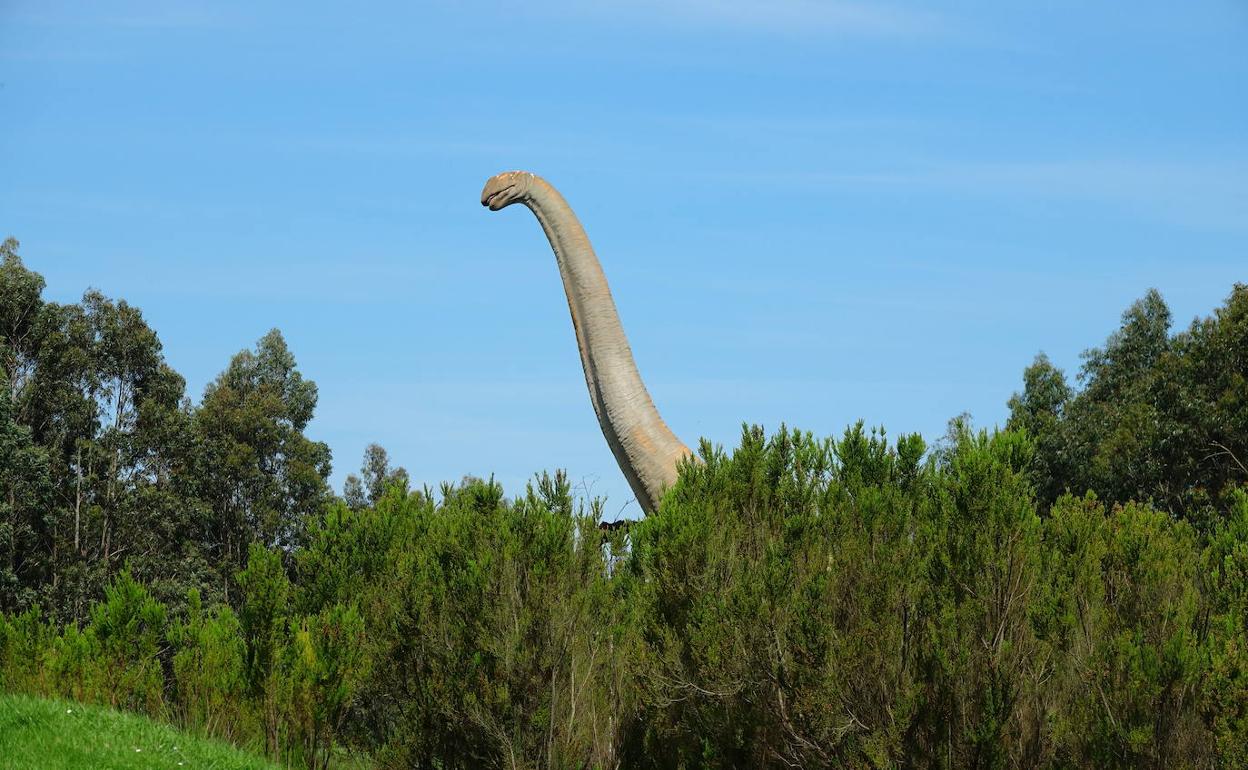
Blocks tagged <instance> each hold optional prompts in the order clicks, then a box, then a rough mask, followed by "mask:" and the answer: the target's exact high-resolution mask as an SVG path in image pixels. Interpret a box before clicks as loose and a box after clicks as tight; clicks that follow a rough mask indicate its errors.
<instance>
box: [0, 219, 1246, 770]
mask: <svg viewBox="0 0 1248 770" xmlns="http://www.w3.org/2000/svg"><path fill="white" fill-rule="evenodd" d="M0 257H2V258H3V261H2V262H0V375H3V377H0V385H3V387H0V689H3V690H10V691H21V692H30V693H39V694H55V695H62V696H67V697H71V698H74V699H77V700H79V701H86V702H96V703H106V704H109V705H114V706H121V707H123V708H127V709H131V710H134V711H140V712H144V713H147V714H150V715H153V716H156V717H158V718H162V719H167V720H171V721H174V722H176V723H177V724H179V725H180V726H182V727H184V728H186V729H189V730H192V731H194V732H198V733H200V734H204V735H211V736H217V737H222V738H225V739H228V740H230V741H233V742H235V743H238V744H242V745H245V746H248V747H250V748H253V749H256V750H259V751H263V752H264V753H265V754H267V755H268V756H270V757H272V758H274V759H276V760H279V761H282V762H284V763H286V764H289V765H292V766H299V767H311V768H329V767H344V766H375V767H381V768H399V767H419V768H439V769H450V768H475V767H507V768H517V769H518V768H524V767H533V768H536V767H558V768H617V767H641V768H647V767H648V768H672V769H673V770H675V769H676V768H694V767H709V768H715V767H723V768H729V767H764V768H765V767H776V768H779V767H795V766H797V767H861V768H868V767H870V768H880V767H922V768H954V767H977V768H1007V767H1016V768H1024V767H1025V768H1031V767H1049V768H1075V767H1087V768H1092V767H1121V768H1137V767H1144V768H1163V767H1165V768H1170V767H1176V768H1183V767H1188V768H1213V767H1241V766H1246V765H1248V467H1245V465H1244V463H1245V461H1248V379H1246V378H1248V368H1246V367H1248V358H1245V355H1246V352H1248V288H1245V287H1243V286H1236V287H1235V289H1234V291H1233V292H1232V294H1231V297H1230V299H1229V300H1228V301H1227V303H1226V305H1225V306H1224V307H1223V308H1219V309H1218V310H1217V311H1216V313H1215V314H1214V315H1213V316H1212V317H1210V318H1207V319H1201V320H1198V321H1197V322H1195V323H1194V324H1193V325H1192V326H1191V328H1190V329H1188V330H1187V331H1184V332H1182V333H1180V334H1178V335H1174V336H1171V335H1170V334H1169V320H1170V319H1169V311H1168V309H1167V308H1166V307H1165V305H1164V303H1163V302H1161V299H1160V297H1159V296H1157V295H1156V294H1155V293H1154V294H1150V295H1149V296H1147V297H1145V298H1144V299H1143V300H1141V302H1139V303H1137V304H1136V305H1135V306H1133V307H1132V308H1131V309H1130V310H1128V312H1127V313H1126V314H1125V315H1124V319H1123V326H1122V328H1121V329H1120V330H1119V331H1118V332H1116V333H1115V334H1114V335H1113V336H1111V337H1110V339H1109V340H1108V342H1107V343H1106V345H1105V346H1104V347H1103V348H1098V349H1093V350H1091V351H1089V352H1088V354H1087V355H1086V363H1085V366H1084V368H1083V371H1082V373H1081V380H1082V388H1081V389H1079V390H1077V391H1076V390H1075V389H1073V388H1071V387H1070V386H1069V385H1068V384H1067V383H1066V380H1065V377H1064V375H1063V374H1062V373H1061V372H1060V371H1058V370H1057V369H1056V368H1055V367H1053V366H1052V364H1051V363H1049V362H1048V361H1047V359H1044V358H1043V357H1042V358H1040V359H1038V360H1037V362H1036V363H1035V364H1034V365H1033V366H1032V367H1030V368H1029V369H1028V370H1027V371H1026V372H1025V374H1024V389H1023V392H1022V393H1020V394H1018V395H1016V396H1015V398H1013V399H1012V400H1011V402H1010V407H1011V417H1010V422H1009V425H1008V426H1007V430H1004V431H993V432H987V431H982V430H978V431H977V430H975V429H973V428H972V427H971V425H970V424H969V420H966V419H958V420H955V421H954V422H953V423H952V424H951V427H950V430H949V433H948V435H947V436H945V437H944V438H943V439H942V440H941V441H939V442H938V443H937V444H936V445H935V446H934V447H929V446H928V445H927V444H926V443H925V442H924V441H923V440H922V439H921V438H920V437H918V436H915V435H903V436H901V437H899V438H898V439H897V440H895V441H890V440H888V439H887V437H886V436H885V435H884V433H883V431H867V430H864V428H863V426H862V424H859V425H857V426H854V427H853V428H851V429H849V430H847V431H846V432H845V433H844V434H843V435H842V436H841V437H839V438H837V439H827V440H820V439H816V438H815V437H814V436H812V435H811V434H807V433H802V432H799V431H790V430H787V429H784V428H781V430H780V431H779V432H777V433H775V434H774V435H772V436H771V437H768V436H767V435H766V434H765V433H764V432H763V431H762V429H761V428H747V429H746V430H744V431H743V435H742V440H741V445H740V447H739V448H737V449H736V451H735V452H733V453H731V455H729V454H727V453H725V452H724V451H722V450H721V449H719V448H716V447H712V446H709V445H705V444H704V445H703V446H702V447H701V450H700V459H699V460H697V461H690V462H688V463H686V465H685V466H684V467H682V469H681V474H680V479H679V481H678V482H677V483H676V485H675V486H674V487H673V488H672V489H670V490H668V492H667V494H666V497H665V498H664V500H663V502H662V505H661V507H660V510H659V511H658V512H657V513H656V514H654V515H652V516H649V517H647V518H646V519H644V520H642V521H639V522H635V523H634V524H633V525H632V526H631V528H630V529H628V530H625V531H618V530H610V529H600V528H599V526H598V524H599V519H600V510H599V507H598V505H597V504H596V503H592V502H590V503H587V502H584V501H576V500H574V499H573V497H572V495H571V493H570V489H569V485H568V483H567V480H566V478H565V476H564V475H563V474H561V473H560V474H555V475H554V476H550V475H546V474H543V475H541V476H540V477H537V478H535V479H534V481H533V482H532V483H531V484H530V486H529V487H528V489H526V490H525V491H524V493H523V494H522V495H520V496H518V497H516V498H514V499H508V498H506V497H505V496H504V493H503V490H502V489H501V488H500V487H499V485H497V484H495V483H494V482H493V481H485V480H480V479H465V480H464V481H463V482H462V483H460V484H458V485H450V484H447V485H443V486H442V488H441V489H440V490H439V492H438V493H437V494H435V493H434V491H432V490H429V489H422V490H419V491H413V490H411V489H410V488H409V476H408V474H407V473H406V471H404V470H403V469H401V468H391V467H390V466H389V461H388V458H387V456H386V454H385V451H384V450H383V449H381V447H379V446H375V445H374V446H370V447H369V449H368V450H367V452H366V456H365V460H364V467H363V468H361V472H360V475H359V476H352V477H350V479H349V482H348V485H347V488H346V489H345V490H344V495H343V499H331V496H330V495H329V494H328V487H327V486H326V484H325V478H326V476H327V475H328V470H329V466H328V461H329V456H328V450H327V448H326V447H324V445H321V444H317V443H315V442H312V441H310V440H309V439H307V438H306V437H305V436H304V435H303V433H302V431H303V428H304V427H305V426H306V424H307V423H308V421H309V420H310V419H311V417H312V411H313V408H314V406H315V402H316V389H315V386H314V385H313V384H312V383H311V382H310V381H307V380H304V379H303V378H302V376H301V375H300V374H299V372H298V371H297V370H296V369H295V367H294V358H293V355H291V353H290V351H289V350H288V349H287V348H286V346H285V343H284V341H283V340H282V338H281V335H280V334H279V333H277V332H276V331H275V332H272V333H270V334H268V335H266V336H265V337H264V338H263V339H262V340H261V341H260V343H259V344H258V345H257V347H256V349H255V351H254V352H252V351H245V352H243V353H240V354H239V355H238V356H236V357H235V358H234V360H233V361H232V362H231V363H230V365H229V367H228V368H227V369H226V371H225V372H223V373H222V375H221V376H220V377H218V378H217V380H216V381H215V382H214V383H213V384H212V385H211V386H210V387H209V388H208V390H207V392H206V394H205V397H204V400H203V402H202V403H201V404H200V405H199V406H191V405H189V404H188V403H187V402H185V401H184V400H183V399H182V381H181V378H180V377H178V376H177V374H176V373H174V372H173V371H172V370H170V369H169V368H168V366H166V365H165V363H164V361H163V359H162V357H161V354H160V345H159V341H158V340H157V339H156V337H155V333H154V332H152V331H151V330H150V329H149V328H148V327H147V326H146V325H145V324H144V323H143V321H142V317H141V315H140V314H139V313H138V311H137V310H136V309H134V308H132V307H130V306H128V305H126V304H125V303H124V302H113V301H112V300H108V299H106V298H104V297H102V296H101V295H99V294H98V293H96V292H88V293H87V294H86V295H85V296H84V298H83V301H82V302H81V303H78V304H74V305H58V304H55V303H46V302H44V301H43V300H42V298H41V292H42V288H43V284H42V279H41V278H39V276H37V275H36V274H34V273H31V272H30V271H28V270H26V269H25V268H24V267H23V266H22V264H21V262H20V260H19V259H18V258H17V256H16V243H15V242H13V241H6V242H5V243H4V244H2V245H0Z"/></svg>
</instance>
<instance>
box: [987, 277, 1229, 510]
mask: <svg viewBox="0 0 1248 770" xmlns="http://www.w3.org/2000/svg"><path fill="white" fill-rule="evenodd" d="M1169 328H1170V310H1169V309H1168V308H1167V307H1166V304H1165V302H1164V301H1163V300H1162V298H1161V295H1160V294H1158V293H1157V292H1156V291H1149V292H1148V294H1146V295H1145V296H1144V297H1143V298H1142V299H1140V300H1139V301H1137V302H1135V303H1134V304H1133V305H1132V306H1131V307H1130V308H1128V309H1127V311H1126V312H1125V313H1124V314H1123V316H1122V326H1121V327H1120V328H1119V329H1118V331H1116V332H1114V333H1113V334H1112V335H1110V337H1109V339H1108V340H1107V341H1106V343H1105V345H1104V346H1103V347H1100V348H1092V349H1090V350H1088V351H1087V352H1085V353H1084V364H1083V367H1082V369H1081V371H1080V373H1079V380H1080V381H1081V382H1082V384H1083V388H1082V390H1080V391H1078V392H1077V393H1071V392H1070V390H1069V388H1067V386H1066V384H1065V378H1064V377H1063V376H1062V373H1061V372H1060V370H1058V369H1056V368H1055V367H1053V366H1052V364H1050V363H1049V361H1048V359H1047V358H1045V357H1044V356H1043V355H1041V356H1039V357H1038V358H1037V359H1036V361H1035V363H1034V364H1033V365H1032V366H1030V367H1028V368H1027V370H1026V371H1025V372H1024V375H1023V378H1024V389H1023V392H1022V394H1015V396H1014V397H1013V398H1012V399H1010V402H1009V405H1010V422H1009V425H1010V427H1011V428H1018V429H1021V430H1024V431H1026V432H1027V433H1028V434H1029V435H1030V436H1031V437H1032V439H1033V440H1034V442H1035V450H1036V451H1035V457H1034V461H1033V464H1032V474H1033V478H1034V482H1035V484H1036V487H1037V492H1038V493H1039V496H1040V501H1041V503H1042V505H1044V506H1045V507H1048V506H1050V505H1052V504H1053V503H1054V502H1055V501H1056V500H1057V498H1058V496H1060V495H1061V494H1062V493H1063V492H1065V491H1067V490H1069V491H1071V492H1076V493H1082V492H1083V491H1085V490H1089V489H1090V490H1093V491H1095V492H1096V494H1097V496H1098V497H1100V498H1101V499H1102V500H1106V501H1110V502H1114V503H1121V504H1125V503H1126V502H1128V501H1131V500H1136V501H1151V502H1153V503H1154V504H1155V505H1157V506H1159V507H1162V508H1164V509H1166V510H1168V511H1170V512H1172V513H1174V514H1176V515H1179V516H1182V517H1184V518H1186V519H1188V520H1189V521H1191V522H1193V523H1194V524H1195V525H1196V526H1197V527H1198V528H1199V529H1201V530H1202V531H1206V532H1207V531H1209V530H1210V529H1211V528H1212V527H1213V526H1214V523H1215V521H1216V520H1217V519H1219V518H1221V517H1223V516H1225V515H1226V514H1227V512H1228V511H1229V510H1230V507H1231V504H1232V503H1231V500H1232V493H1233V492H1234V490H1235V489H1238V488H1241V487H1244V486H1245V485H1248V353H1245V351H1246V350H1248V286H1245V285H1243V284H1237V285H1236V286H1235V288H1234V289H1233V291H1232V292H1231V295H1230V296H1229V297H1228V298H1227V301H1226V303H1225V304H1224V305H1223V307H1221V308H1218V309H1217V310H1216V311H1215V312H1214V314H1213V316H1211V317H1208V318H1203V319H1196V320H1195V321H1193V323H1192V325H1191V327H1190V328H1188V329H1187V330H1185V331H1183V332H1180V333H1179V334H1176V335H1174V336H1170V334H1169Z"/></svg>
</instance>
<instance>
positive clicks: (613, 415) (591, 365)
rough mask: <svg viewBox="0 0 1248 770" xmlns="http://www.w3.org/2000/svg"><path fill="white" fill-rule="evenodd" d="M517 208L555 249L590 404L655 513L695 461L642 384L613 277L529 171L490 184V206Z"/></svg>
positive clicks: (485, 193) (485, 201)
mask: <svg viewBox="0 0 1248 770" xmlns="http://www.w3.org/2000/svg"><path fill="white" fill-rule="evenodd" d="M513 203H523V204H524V205H525V206H528V207H529V209H531V210H532V211H533V213H534V215H536V216H537V221H538V222H540V223H541V225H542V229H543V230H544V231H545V232H546V238H547V239H548V240H549V241H550V246H551V248H552V249H554V252H555V261H556V262H558V264H559V275H560V276H561V277H562V278H563V289H564V292H565V293H566V294H567V297H568V310H570V311H571V313H572V328H573V330H574V331H575V332H576V343H577V346H578V347H579V348H580V353H581V365H582V366H583V367H584V369H585V384H586V385H587V386H588V387H589V400H590V401H591V402H592V403H593V405H594V412H595V413H596V414H597V415H598V424H599V425H600V426H601V427H602V434H603V435H604V436H606V439H607V444H608V445H609V446H610V447H611V453H612V454H614V455H615V459H616V462H618V463H619V464H620V470H621V471H623V472H624V477H625V478H627V479H628V484H629V486H630V487H632V489H633V494H635V495H636V496H637V502H638V503H640V505H641V507H642V510H644V511H645V512H646V513H653V512H654V511H655V510H656V509H657V508H658V506H659V500H660V499H661V498H662V496H663V490H664V488H666V487H668V486H671V485H672V484H673V483H675V481H676V466H677V463H678V462H679V461H680V460H681V459H682V458H684V457H686V456H688V455H689V454H690V452H689V448H688V447H686V446H685V445H684V444H683V443H682V442H681V441H680V439H678V438H676V436H675V435H674V434H673V433H672V431H671V430H670V429H668V427H667V425H666V424H665V423H664V422H663V418H662V417H660V416H659V411H658V410H657V409H655V407H654V402H653V401H652V400H651V399H650V394H649V393H648V392H647V391H646V386H645V384H644V383H642V381H641V375H640V374H639V373H638V372H637V364H636V362H634V361H633V352H632V350H631V349H630V348H629V346H628V338H627V337H625V336H624V327H623V326H621V325H620V316H619V313H617V312H616V309H615V301H614V300H613V299H611V289H610V288H609V287H608V286H607V277H606V276H605V275H604V274H603V272H602V265H601V264H599V262H598V257H597V256H595V255H594V249H593V247H592V246H590V245H589V238H588V237H587V236H586V235H585V229H584V228H583V227H581V223H580V221H579V220H577V218H576V215H575V214H573V213H572V209H571V208H570V207H569V206H568V203H567V201H565V200H564V199H563V196H562V195H560V194H559V191H558V190H556V189H555V188H554V187H552V186H551V185H550V183H548V182H547V181H546V180H544V179H542V178H541V177H539V176H537V175H536V174H530V173H528V172H527V171H508V172H506V173H503V174H499V175H497V176H494V177H491V178H490V179H489V181H487V182H486V183H485V189H484V190H482V191H481V205H482V206H487V207H489V209H490V210H491V211H498V210H500V209H503V208H506V207H507V206H510V205H511V204H513Z"/></svg>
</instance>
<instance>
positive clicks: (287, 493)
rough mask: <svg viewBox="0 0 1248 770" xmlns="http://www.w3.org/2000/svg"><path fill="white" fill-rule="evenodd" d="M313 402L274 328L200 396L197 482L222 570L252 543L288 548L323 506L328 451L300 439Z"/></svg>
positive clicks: (309, 386) (311, 388) (309, 385)
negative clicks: (210, 517) (207, 507)
mask: <svg viewBox="0 0 1248 770" xmlns="http://www.w3.org/2000/svg"><path fill="white" fill-rule="evenodd" d="M316 398H317V393H316V384H315V383H314V382H312V381H311V380H305V379H304V378H303V376H302V375H301V374H300V373H299V371H298V370H297V369H296V368H295V357H294V355H293V354H292V353H291V352H290V350H289V348H287V346H286V341H285V340H284V339H283V338H282V334H281V332H279V331H278V330H277V329H273V330H272V331H270V332H269V333H268V334H266V335H265V336H264V337H262V338H261V339H260V341H259V342H258V343H257V344H256V348H255V350H254V351H247V350H244V351H242V352H240V353H239V354H238V355H236V356H234V358H233V359H232V360H231V361H230V365H229V367H228V368H227V369H226V370H225V371H224V372H222V373H221V374H220V375H219V376H218V377H217V379H216V380H215V381H214V382H213V383H212V384H210V385H209V386H208V388H207V389H206V391H205V393H204V400H203V403H202V404H201V406H200V407H199V409H198V410H197V411H196V412H195V426H196V430H197V433H198V435H199V437H200V440H201V441H202V450H203V451H202V453H201V456H200V462H201V463H202V464H201V465H200V466H199V467H198V468H197V469H196V475H197V476H198V478H199V479H201V484H202V494H203V497H204V499H205V500H206V501H207V502H208V503H209V504H210V505H211V507H212V511H213V521H212V531H213V541H214V542H213V544H212V547H213V548H214V549H215V550H216V551H217V553H218V556H219V558H220V560H221V561H222V562H223V563H225V564H232V565H235V567H236V568H239V567H242V566H243V564H244V563H245V560H246V558H247V544H248V543H252V542H259V543H261V544H263V545H265V546H267V547H273V548H279V549H286V550H289V549H291V548H293V547H294V546H295V545H297V544H298V543H299V542H300V541H301V539H302V537H303V534H304V532H305V530H306V528H307V525H308V522H309V521H310V520H311V518H312V517H313V516H315V515H316V514H318V513H320V512H321V510H322V507H323V505H324V504H325V503H326V502H327V501H328V500H329V499H330V495H329V487H328V485H327V483H326V479H327V478H328V477H329V473H330V452H329V447H327V446H326V445H325V444H324V443H321V442H317V441H312V440H311V439H309V438H307V437H306V436H305V435H304V434H303V431H304V428H306V427H307V424H308V422H309V421H310V420H311V419H312V414H313V412H314V410H315V408H316Z"/></svg>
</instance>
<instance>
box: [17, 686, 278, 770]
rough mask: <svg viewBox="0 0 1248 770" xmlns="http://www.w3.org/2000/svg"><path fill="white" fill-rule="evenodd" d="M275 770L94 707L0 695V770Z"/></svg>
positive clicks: (170, 730) (171, 730) (248, 757)
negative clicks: (174, 769)
mask: <svg viewBox="0 0 1248 770" xmlns="http://www.w3.org/2000/svg"><path fill="white" fill-rule="evenodd" d="M179 767H184V768H188V770H189V769H190V768H197V769H198V768H213V770H253V769H254V770H277V766H276V765H273V764H271V763H269V762H266V761H265V760H263V759H260V758H259V757H255V756H252V755H250V754H246V753H244V752H242V751H239V750H238V749H236V748H234V747H232V746H229V745H227V744H225V743H221V742H219V741H212V740H206V739H203V738H192V737H191V736H189V735H187V734H185V733H182V732H179V731H178V730H175V729H174V728H172V727H169V726H168V725H162V724H158V723H156V722H153V721H151V720H150V719H146V718H144V717H140V716H135V715H133V714H123V713H121V712H119V711H113V710H111V709H107V708H100V707H98V706H84V705H82V704H79V703H72V702H70V701H61V700H47V699H44V698H32V697H29V696H26V695H6V694H0V770H28V769H29V770H60V769H61V768H66V769H68V768H74V770H79V769H80V768H116V769H117V770H139V769H140V768H143V769H146V768H179Z"/></svg>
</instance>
